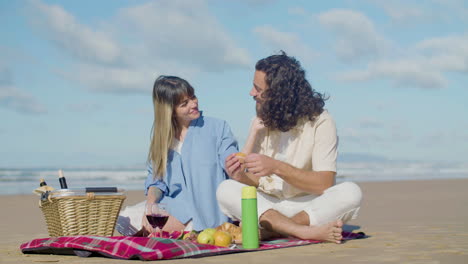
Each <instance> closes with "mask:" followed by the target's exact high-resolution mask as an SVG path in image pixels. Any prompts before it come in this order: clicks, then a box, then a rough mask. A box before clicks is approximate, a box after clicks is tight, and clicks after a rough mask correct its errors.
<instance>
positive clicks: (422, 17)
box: [374, 1, 437, 26]
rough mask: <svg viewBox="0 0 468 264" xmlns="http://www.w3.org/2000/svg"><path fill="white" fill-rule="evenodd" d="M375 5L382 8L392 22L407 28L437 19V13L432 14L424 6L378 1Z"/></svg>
mask: <svg viewBox="0 0 468 264" xmlns="http://www.w3.org/2000/svg"><path fill="white" fill-rule="evenodd" d="M374 3H375V4H377V5H379V6H381V7H382V8H383V9H384V11H385V12H386V13H387V15H388V16H389V17H390V18H391V19H392V21H394V22H396V23H398V24H402V25H405V26H408V25H412V24H414V23H415V22H417V21H430V20H431V19H435V18H437V16H436V15H435V14H436V13H434V12H430V11H429V10H427V9H426V8H425V7H423V6H416V5H413V6H412V5H410V4H408V3H406V2H405V3H397V2H389V1H376V2H374Z"/></svg>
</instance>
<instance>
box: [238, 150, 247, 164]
mask: <svg viewBox="0 0 468 264" xmlns="http://www.w3.org/2000/svg"><path fill="white" fill-rule="evenodd" d="M236 157H237V158H238V159H239V162H240V163H241V164H243V163H244V160H245V157H247V155H246V154H245V153H242V152H237V153H236Z"/></svg>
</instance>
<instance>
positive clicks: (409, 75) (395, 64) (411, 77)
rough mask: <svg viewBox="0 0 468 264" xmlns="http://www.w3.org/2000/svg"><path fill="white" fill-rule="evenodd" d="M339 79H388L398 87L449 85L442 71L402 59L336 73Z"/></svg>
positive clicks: (433, 87) (431, 87) (430, 87)
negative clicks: (363, 68)
mask: <svg viewBox="0 0 468 264" xmlns="http://www.w3.org/2000/svg"><path fill="white" fill-rule="evenodd" d="M336 79H337V80H339V81H352V82H364V81H369V80H378V79H386V80H390V81H392V82H393V83H394V85H395V86H398V87H408V86H409V87H420V88H425V89H437V88H443V87H446V86H447V80H446V79H445V78H444V77H443V75H442V74H441V73H440V72H437V71H435V70H429V69H427V67H425V65H424V64H423V63H421V62H420V61H418V60H408V59H401V60H396V61H378V62H371V63H369V65H368V67H367V69H365V70H353V71H347V72H343V73H339V74H336Z"/></svg>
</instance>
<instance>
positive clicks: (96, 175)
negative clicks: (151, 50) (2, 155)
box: [0, 160, 468, 195]
mask: <svg viewBox="0 0 468 264" xmlns="http://www.w3.org/2000/svg"><path fill="white" fill-rule="evenodd" d="M59 169H62V170H63V171H64V176H65V177H66V178H67V183H68V187H69V188H71V189H73V188H84V187H118V188H121V189H125V190H127V191H128V190H142V191H143V189H144V182H145V179H146V177H147V172H146V167H145V166H144V165H141V166H130V167H80V168H53V167H49V168H0V190H1V191H0V194H1V195H11V194H31V193H32V190H34V189H35V188H37V187H38V186H39V180H40V179H41V178H44V179H45V181H46V182H47V184H48V185H49V186H52V187H54V188H56V189H58V188H60V184H59V180H58V170H59ZM457 178H468V162H417V161H388V160H386V161H374V162H357V161H353V162H343V161H341V162H338V173H337V182H338V183H339V182H344V181H355V182H364V181H400V180H430V179H457Z"/></svg>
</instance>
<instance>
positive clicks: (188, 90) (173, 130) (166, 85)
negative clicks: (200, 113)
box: [148, 75, 195, 179]
mask: <svg viewBox="0 0 468 264" xmlns="http://www.w3.org/2000/svg"><path fill="white" fill-rule="evenodd" d="M194 93H195V92H194V89H193V87H192V86H191V85H190V84H189V83H188V82H187V81H186V80H184V79H182V78H179V77H176V76H164V75H161V76H159V77H158V78H157V79H156V81H155V82H154V86H153V106H154V122H153V128H152V129H151V143H150V149H149V154H148V161H149V162H151V165H152V166H153V178H154V179H156V178H158V179H162V177H163V176H164V174H165V173H166V168H167V159H168V153H169V148H170V147H171V146H172V143H173V138H174V136H175V135H176V134H177V132H178V130H179V129H180V128H179V125H178V123H177V120H176V116H175V114H174V110H175V107H176V106H177V105H178V104H179V103H180V101H181V100H182V99H183V98H184V96H188V97H192V96H193V95H194Z"/></svg>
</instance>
